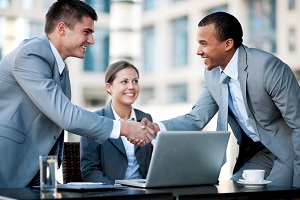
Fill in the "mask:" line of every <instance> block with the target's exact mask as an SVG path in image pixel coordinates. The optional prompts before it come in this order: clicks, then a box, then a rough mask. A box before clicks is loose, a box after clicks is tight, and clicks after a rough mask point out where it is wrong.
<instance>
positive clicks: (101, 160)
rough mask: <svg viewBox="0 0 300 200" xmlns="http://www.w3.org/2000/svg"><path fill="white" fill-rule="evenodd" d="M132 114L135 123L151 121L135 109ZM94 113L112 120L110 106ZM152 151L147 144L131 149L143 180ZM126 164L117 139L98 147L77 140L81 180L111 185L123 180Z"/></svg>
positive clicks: (88, 142) (126, 161) (124, 153)
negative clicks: (135, 119)
mask: <svg viewBox="0 0 300 200" xmlns="http://www.w3.org/2000/svg"><path fill="white" fill-rule="evenodd" d="M134 111H135V114H136V118H137V121H141V120H142V119H143V118H144V117H146V118H148V119H149V120H150V121H152V117H151V115H150V114H147V113H144V112H142V111H140V110H138V109H134ZM96 113H97V114H98V115H101V116H105V117H108V118H111V119H114V114H113V111H112V108H111V104H110V103H109V104H108V105H107V106H106V107H105V108H103V109H102V110H99V111H97V112H96ZM152 150H153V146H152V144H151V143H149V144H147V145H145V146H143V147H139V146H135V156H136V159H137V162H138V164H139V165H140V169H141V172H142V175H143V178H146V176H147V172H148V168H149V164H150V159H151V155H152ZM127 164H128V160H127V156H126V151H125V147H124V145H123V142H122V139H121V137H119V138H118V139H108V140H107V141H105V142H103V143H102V144H98V143H96V142H94V141H93V140H90V139H88V138H83V137H82V138H81V141H80V165H81V173H82V178H83V180H84V181H88V182H103V183H107V184H114V182H115V180H117V179H123V178H124V176H125V172H126V169H127Z"/></svg>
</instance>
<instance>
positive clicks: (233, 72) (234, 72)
mask: <svg viewBox="0 0 300 200" xmlns="http://www.w3.org/2000/svg"><path fill="white" fill-rule="evenodd" d="M238 55H239V48H237V49H236V51H235V53H234V54H233V56H232V58H231V60H230V61H229V63H228V64H227V66H226V67H225V69H224V73H225V74H226V75H227V76H229V77H230V78H232V79H234V80H236V81H237V80H238V76H239V73H238ZM220 72H222V70H221V68H220Z"/></svg>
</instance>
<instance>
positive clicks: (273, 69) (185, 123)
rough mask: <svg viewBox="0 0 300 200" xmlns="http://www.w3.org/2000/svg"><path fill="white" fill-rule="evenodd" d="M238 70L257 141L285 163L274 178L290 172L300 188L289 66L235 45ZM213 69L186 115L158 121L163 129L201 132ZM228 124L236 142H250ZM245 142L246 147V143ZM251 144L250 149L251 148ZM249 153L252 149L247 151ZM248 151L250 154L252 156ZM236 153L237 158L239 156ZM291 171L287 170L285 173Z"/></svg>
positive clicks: (299, 135)
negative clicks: (237, 49) (163, 126)
mask: <svg viewBox="0 0 300 200" xmlns="http://www.w3.org/2000/svg"><path fill="white" fill-rule="evenodd" d="M238 73H239V82H240V85H241V90H242V95H243V99H244V102H245V106H246V110H247V114H248V117H249V119H250V120H251V123H252V126H253V127H254V130H255V133H257V134H258V135H259V137H260V139H261V143H262V144H263V145H264V146H265V147H267V148H268V149H269V150H270V151H271V152H272V153H273V154H274V155H275V156H277V158H278V159H280V160H281V161H282V162H283V163H285V165H286V169H288V170H284V169H282V171H281V173H280V174H278V176H291V177H293V183H286V185H293V186H295V187H300V90H299V84H298V82H297V80H296V78H295V76H294V74H293V72H292V71H291V69H290V68H289V67H288V65H286V64H285V63H283V62H282V61H281V60H280V59H278V58H277V57H275V56H273V55H271V54H269V53H266V52H264V51H261V50H258V49H253V48H248V47H246V46H244V45H242V46H241V47H240V50H239V55H238ZM219 80H220V72H219V68H215V69H213V70H211V71H207V70H206V71H205V85H204V87H203V90H202V92H201V95H200V97H199V99H198V100H197V102H196V104H195V105H194V107H193V109H192V110H191V111H190V112H189V113H188V114H186V115H183V116H179V117H177V118H173V119H170V120H166V121H163V123H164V125H165V126H166V128H167V129H168V130H199V129H200V130H201V129H203V127H204V126H205V125H206V124H207V123H208V122H209V121H210V120H211V118H212V117H213V116H214V115H215V114H216V112H217V111H218V104H219V102H218V101H219V96H220V94H219V91H220V83H219ZM228 121H229V124H230V126H231V128H232V130H233V133H234V135H235V137H236V138H237V140H238V143H239V144H240V145H241V144H243V145H244V147H243V148H242V147H240V154H241V149H246V148H247V146H249V147H250V148H251V147H252V146H251V144H250V143H251V142H243V141H245V140H249V139H247V136H246V135H245V134H244V133H243V131H242V130H241V128H240V126H239V125H238V124H237V122H236V121H235V119H233V118H232V117H231V116H229V120H228ZM249 144H250V145H249ZM253 148H254V147H253ZM253 151H254V153H255V149H253ZM254 153H253V152H252V155H253V154H254ZM240 154H239V157H241V155H240ZM288 173H293V174H288Z"/></svg>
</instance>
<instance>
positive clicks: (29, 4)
mask: <svg viewBox="0 0 300 200" xmlns="http://www.w3.org/2000/svg"><path fill="white" fill-rule="evenodd" d="M34 1H35V0H22V1H21V8H22V9H23V10H30V9H32V8H33V7H34V3H35V2H34Z"/></svg>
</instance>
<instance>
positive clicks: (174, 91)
mask: <svg viewBox="0 0 300 200" xmlns="http://www.w3.org/2000/svg"><path fill="white" fill-rule="evenodd" d="M168 93H169V97H170V98H169V103H182V102H187V100H188V99H187V84H186V83H183V84H177V85H172V86H170V87H169V92H168Z"/></svg>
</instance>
